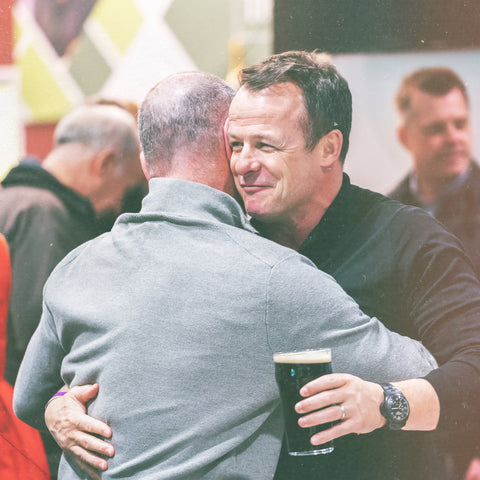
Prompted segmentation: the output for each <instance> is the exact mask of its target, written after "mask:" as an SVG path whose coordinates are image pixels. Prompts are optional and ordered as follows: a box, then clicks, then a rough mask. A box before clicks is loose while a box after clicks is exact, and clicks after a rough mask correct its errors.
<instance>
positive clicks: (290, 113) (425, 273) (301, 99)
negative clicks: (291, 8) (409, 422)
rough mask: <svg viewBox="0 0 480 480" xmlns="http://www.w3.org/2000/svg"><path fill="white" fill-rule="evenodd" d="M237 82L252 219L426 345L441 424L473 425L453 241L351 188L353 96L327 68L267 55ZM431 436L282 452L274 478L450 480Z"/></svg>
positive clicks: (479, 387)
mask: <svg viewBox="0 0 480 480" xmlns="http://www.w3.org/2000/svg"><path fill="white" fill-rule="evenodd" d="M240 85H241V87H240V89H239V91H238V92H237V94H236V96H235V98H234V99H233V102H232V104H231V107H230V113H229V133H228V135H229V140H230V143H231V147H232V157H231V163H230V166H231V169H232V173H233V175H234V178H235V183H236V186H237V188H238V190H239V192H240V194H241V196H242V199H243V201H244V203H245V208H246V210H247V212H248V213H249V214H250V215H251V216H252V223H253V224H254V225H255V227H256V228H257V229H258V230H259V231H260V232H261V233H263V234H264V235H265V236H267V237H268V238H270V239H272V240H275V241H276V242H278V243H280V244H282V245H286V246H288V247H291V248H294V249H296V250H298V251H299V252H300V253H302V254H304V255H305V256H307V257H308V258H310V259H311V260H313V261H314V262H315V264H316V265H317V266H318V267H319V268H320V269H322V270H324V271H325V272H327V273H329V274H330V275H332V276H333V277H334V278H335V279H336V280H337V282H338V283H339V284H340V285H341V286H342V287H343V288H344V289H345V290H346V291H347V292H348V293H349V294H350V295H351V296H352V297H353V298H354V299H355V300H356V301H357V302H358V303H359V304H360V305H361V307H362V308H363V309H364V311H366V312H369V313H371V314H373V315H376V316H377V317H378V318H380V319H381V320H382V321H383V322H384V323H385V324H386V325H387V326H388V327H389V328H391V329H393V330H396V331H398V332H402V333H405V334H408V335H410V336H413V337H415V338H418V339H421V340H422V341H423V342H424V343H425V345H427V346H428V348H429V349H431V351H432V353H433V354H434V355H435V356H436V358H437V360H438V361H439V363H440V364H441V366H440V368H439V369H438V370H436V371H434V372H432V373H431V374H430V375H428V376H426V379H427V380H428V381H429V382H430V383H431V385H433V387H434V388H435V390H436V392H437V393H438V396H439V399H440V406H441V412H440V417H441V418H440V422H439V425H438V428H439V429H441V430H449V429H455V428H458V427H460V428H461V429H464V428H468V426H472V425H476V422H478V418H479V411H478V400H477V398H478V393H480V384H479V381H478V378H479V377H478V374H479V373H480V370H479V369H480V349H479V343H478V341H479V339H480V331H479V328H478V322H479V314H478V313H479V312H478V304H476V301H474V302H473V303H472V298H473V297H471V296H470V294H467V293H466V292H465V291H464V290H463V289H464V287H465V288H467V290H470V293H471V294H474V296H476V295H477V294H478V288H479V285H478V280H477V278H476V277H475V274H474V272H473V270H472V267H471V265H470V263H469V262H468V260H467V258H466V256H465V254H464V252H463V250H462V246H461V244H460V242H459V241H458V240H457V239H456V238H455V237H453V236H452V235H450V234H449V233H448V232H446V231H445V229H444V228H443V227H442V226H441V225H440V224H439V223H438V222H436V221H435V220H434V219H433V218H432V217H431V216H430V215H428V214H427V213H426V212H423V211H422V210H420V209H417V208H413V207H407V206H404V205H402V204H400V203H397V202H395V201H392V200H390V199H387V198H385V197H383V196H382V195H380V194H377V193H375V192H371V191H368V190H364V189H361V188H358V187H356V186H354V185H351V184H350V181H349V178H348V176H347V175H345V174H344V173H343V163H344V160H345V156H346V153H347V150H348V138H349V134H350V126H351V118H352V98H351V94H350V90H349V88H348V84H347V82H346V81H345V79H344V78H343V77H342V76H341V75H340V74H339V73H338V72H337V70H336V69H335V67H334V66H333V65H331V64H330V63H329V62H326V61H325V60H324V59H322V58H321V57H320V56H318V55H316V54H315V53H307V52H286V53H282V54H278V55H274V56H272V57H269V58H267V59H266V60H264V61H263V62H261V63H259V64H257V65H254V66H252V67H248V68H246V69H244V70H243V71H242V74H241V82H240ZM461 285H463V286H461ZM474 292H477V293H474ZM475 339H476V340H475ZM365 354H368V352H365ZM467 412H468V413H467ZM465 414H466V415H465ZM475 428H476V427H474V430H475ZM476 432H477V433H478V430H476ZM426 435H427V434H422V433H408V432H393V431H388V430H386V429H384V430H381V431H376V432H373V433H371V434H368V435H361V436H347V437H344V438H340V439H337V440H336V447H335V451H334V452H333V453H332V454H329V455H321V456H319V457H314V458H295V457H289V456H288V455H286V454H285V452H283V454H282V456H281V458H280V463H279V466H278V468H277V474H276V478H278V479H291V478H315V479H317V478H334V479H336V480H338V479H346V480H347V479H348V480H350V479H352V478H355V479H356V480H359V479H365V480H367V479H368V480H372V479H378V480H380V479H382V480H384V479H386V478H398V479H405V480H407V479H412V478H422V479H427V478H432V479H433V478H435V479H437V480H438V479H440V478H456V477H453V476H452V475H450V476H447V477H445V475H449V473H450V472H449V471H447V470H448V468H449V465H447V464H446V463H444V458H443V457H441V456H437V457H435V458H434V461H433V462H431V461H430V460H431V458H430V453H429V450H430V449H431V446H432V442H431V439H430V437H427V436H426ZM464 438H466V437H464ZM459 468H460V470H461V468H463V466H460V467H459Z"/></svg>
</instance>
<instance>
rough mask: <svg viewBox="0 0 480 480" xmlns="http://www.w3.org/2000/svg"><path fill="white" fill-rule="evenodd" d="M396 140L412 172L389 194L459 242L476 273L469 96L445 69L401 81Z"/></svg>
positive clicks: (478, 187) (476, 179)
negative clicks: (426, 214) (441, 226)
mask: <svg viewBox="0 0 480 480" xmlns="http://www.w3.org/2000/svg"><path fill="white" fill-rule="evenodd" d="M396 105H397V109H398V113H399V115H400V119H401V123H400V126H399V127H398V138H399V140H400V142H401V143H402V145H403V146H404V147H405V148H406V149H407V150H408V151H409V152H410V154H411V155H412V160H413V170H412V172H410V173H409V174H408V175H407V176H406V177H405V178H404V179H403V180H402V181H401V182H400V184H399V185H398V186H397V187H396V188H395V190H394V191H393V192H392V193H391V194H390V196H391V197H392V198H394V199H396V200H399V201H401V202H402V203H405V204H407V205H416V206H419V207H422V208H424V209H425V210H427V211H428V212H430V213H431V214H432V215H433V216H435V217H436V218H437V219H438V220H440V221H441V222H442V223H443V224H444V225H445V226H446V227H447V229H448V230H450V231H451V232H452V233H454V234H455V235H456V236H457V237H458V238H460V240H461V241H462V242H463V244H464V247H465V250H466V252H467V253H468V255H469V256H470V258H471V260H472V261H473V264H474V267H475V269H476V272H477V274H480V215H479V208H478V205H480V168H479V167H478V165H477V164H476V163H475V162H474V161H473V156H472V130H471V125H470V111H469V101H468V95H467V91H466V88H465V85H464V83H463V81H462V80H461V79H460V78H459V77H458V75H457V74H456V73H455V72H453V71H452V70H450V69H448V68H440V67H429V68H422V69H420V70H416V71H414V72H412V73H411V74H409V75H408V76H407V77H405V78H404V80H403V82H402V84H401V86H400V89H399V91H398V93H397V96H396Z"/></svg>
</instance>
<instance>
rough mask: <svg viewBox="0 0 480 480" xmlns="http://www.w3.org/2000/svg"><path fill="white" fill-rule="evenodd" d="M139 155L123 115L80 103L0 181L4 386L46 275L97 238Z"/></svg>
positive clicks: (30, 328)
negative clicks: (34, 153)
mask: <svg viewBox="0 0 480 480" xmlns="http://www.w3.org/2000/svg"><path fill="white" fill-rule="evenodd" d="M139 152H140V151H139V140H138V134H137V131H136V124H135V120H134V118H133V117H132V115H131V114H130V113H128V112H126V111H125V110H123V109H121V108H119V107H116V106H104V105H84V106H81V107H78V108H76V109H74V110H73V111H72V112H70V113H69V114H68V115H66V116H65V117H64V118H63V119H62V120H61V121H60V122H59V124H58V126H57V129H56V131H55V136H54V147H53V150H52V151H51V152H50V154H49V155H48V156H47V158H46V159H45V160H44V161H43V163H42V164H40V163H39V162H37V161H36V160H35V159H31V158H29V159H27V160H25V161H23V162H21V163H20V164H19V165H18V166H17V167H15V168H13V169H12V170H11V171H10V173H9V174H8V175H7V177H6V178H5V179H4V181H3V182H2V188H0V232H1V233H3V234H4V235H5V237H6V239H7V242H8V244H9V248H10V254H11V262H12V289H11V298H10V304H9V312H8V323H7V348H6V367H5V379H6V380H7V381H8V382H9V383H10V384H11V385H14V383H15V379H16V376H17V372H18V368H19V366H20V363H21V361H22V358H23V355H24V353H25V349H26V347H27V344H28V342H29V340H30V337H31V336H32V334H33V332H34V331H35V328H36V327H37V325H38V322H39V320H40V316H41V312H42V290H43V286H44V283H45V281H46V280H47V277H48V276H49V274H50V273H51V271H52V270H53V268H54V267H55V266H56V265H57V263H58V262H59V261H60V260H61V259H62V258H63V257H64V256H65V255H66V254H67V253H68V252H70V251H71V250H72V249H73V248H75V247H77V246H78V245H80V244H81V243H83V242H85V241H87V240H90V239H91V238H93V237H95V236H97V235H98V234H100V233H103V231H104V230H105V225H106V224H108V222H106V221H105V220H106V219H107V218H111V217H112V216H114V215H117V214H118V213H120V211H121V206H122V198H123V197H124V195H125V193H126V192H127V190H129V189H130V188H132V187H134V186H136V185H138V184H139V183H140V182H143V174H142V171H141V166H140V159H139ZM54 471H56V468H55V470H54Z"/></svg>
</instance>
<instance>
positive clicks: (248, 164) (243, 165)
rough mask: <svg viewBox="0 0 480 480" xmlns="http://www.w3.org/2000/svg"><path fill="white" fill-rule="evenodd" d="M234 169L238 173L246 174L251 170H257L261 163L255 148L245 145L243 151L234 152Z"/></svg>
mask: <svg viewBox="0 0 480 480" xmlns="http://www.w3.org/2000/svg"><path fill="white" fill-rule="evenodd" d="M232 160H233V162H232V163H233V165H232V167H233V168H232V170H233V173H234V174H236V175H241V176H245V175H248V174H249V173H251V172H256V171H258V170H259V169H260V167H261V165H260V162H259V161H258V159H257V156H256V154H255V149H253V148H249V147H247V146H243V148H242V150H241V152H238V153H234V155H233V157H232Z"/></svg>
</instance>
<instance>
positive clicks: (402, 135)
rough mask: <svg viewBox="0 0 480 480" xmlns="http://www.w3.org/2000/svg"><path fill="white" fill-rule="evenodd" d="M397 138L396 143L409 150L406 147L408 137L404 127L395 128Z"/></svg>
mask: <svg viewBox="0 0 480 480" xmlns="http://www.w3.org/2000/svg"><path fill="white" fill-rule="evenodd" d="M397 138H398V141H399V142H400V143H401V144H402V145H403V146H404V147H405V148H406V149H407V150H410V148H409V147H408V135H407V129H406V127H405V125H399V126H398V127H397Z"/></svg>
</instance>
